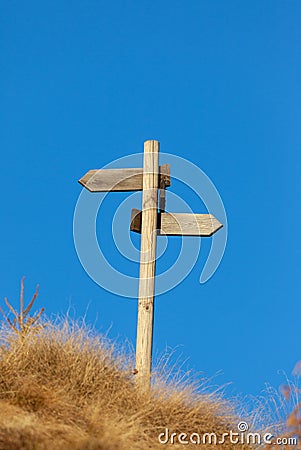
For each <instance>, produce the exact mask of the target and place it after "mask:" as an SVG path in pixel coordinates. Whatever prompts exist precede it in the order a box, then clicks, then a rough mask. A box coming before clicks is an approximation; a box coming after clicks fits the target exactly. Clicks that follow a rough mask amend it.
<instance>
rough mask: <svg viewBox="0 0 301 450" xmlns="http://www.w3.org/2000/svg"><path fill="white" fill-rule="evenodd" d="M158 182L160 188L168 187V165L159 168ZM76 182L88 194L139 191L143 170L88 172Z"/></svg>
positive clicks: (141, 184)
mask: <svg viewBox="0 0 301 450" xmlns="http://www.w3.org/2000/svg"><path fill="white" fill-rule="evenodd" d="M157 173H158V172H157ZM160 180H161V181H160V184H162V186H163V185H164V186H165V187H168V186H170V166H169V164H164V165H163V166H161V167H160ZM78 182H79V183H80V184H81V185H82V186H84V187H85V188H86V189H88V190H89V191H90V192H109V191H112V192H114V191H117V192H127V191H141V190H142V189H143V169H100V170H89V172H87V173H86V174H85V175H84V176H83V177H82V178H81V179H80V180H79V181H78Z"/></svg>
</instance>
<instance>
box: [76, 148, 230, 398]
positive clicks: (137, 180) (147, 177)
mask: <svg viewBox="0 0 301 450" xmlns="http://www.w3.org/2000/svg"><path fill="white" fill-rule="evenodd" d="M159 149H160V144H159V142H158V141H155V140H150V141H146V142H145V143H144V161H143V169H103V170H89V171H88V172H87V173H86V174H85V175H84V176H83V177H82V178H81V179H80V180H79V183H80V184H82V185H83V186H84V187H85V188H86V189H88V190H89V191H91V192H108V191H110V192H111V191H115V192H118V191H119V192H122V191H140V190H142V211H140V210H138V209H133V210H132V217H131V224H130V229H131V230H132V231H135V232H137V233H140V234H141V244H140V275H139V291H138V321H137V340H136V368H135V370H134V373H135V374H136V383H137V386H138V387H139V389H141V390H142V391H145V392H149V391H150V383H151V366H152V341H153V323H154V293H155V272H156V243H157V236H160V235H161V234H163V235H170V236H212V234H214V233H215V232H216V231H218V230H219V229H220V228H221V227H222V224H221V223H220V222H219V221H218V220H217V219H216V218H215V217H214V216H213V215H212V214H181V213H167V212H165V189H166V187H168V186H170V167H169V165H168V164H165V165H163V166H160V167H159ZM158 196H159V198H158Z"/></svg>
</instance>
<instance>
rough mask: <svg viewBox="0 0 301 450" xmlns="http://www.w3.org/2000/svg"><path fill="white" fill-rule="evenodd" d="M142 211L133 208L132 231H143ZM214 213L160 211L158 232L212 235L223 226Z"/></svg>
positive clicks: (182, 234) (169, 234) (160, 233)
mask: <svg viewBox="0 0 301 450" xmlns="http://www.w3.org/2000/svg"><path fill="white" fill-rule="evenodd" d="M141 222H142V211H140V210H139V209H135V208H134V209H132V216H131V225H130V229H131V231H135V232H136V233H141ZM222 226H223V225H222V224H221V223H220V222H219V221H218V220H217V219H216V218H215V217H214V216H213V215H212V214H184V213H167V212H161V213H158V234H159V235H164V234H165V235H168V236H204V237H205V236H207V237H208V236H212V235H213V234H214V233H216V231H218V230H219V229H220V228H222Z"/></svg>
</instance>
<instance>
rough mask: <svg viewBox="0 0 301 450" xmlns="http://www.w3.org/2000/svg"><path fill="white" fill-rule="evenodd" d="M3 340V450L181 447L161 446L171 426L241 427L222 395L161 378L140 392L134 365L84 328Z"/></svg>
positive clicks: (50, 329)
mask: <svg viewBox="0 0 301 450" xmlns="http://www.w3.org/2000/svg"><path fill="white" fill-rule="evenodd" d="M0 339H1V347H0V449H1V450H4V449H5V450H17V449H18V450H19V449H22V450H35V449H45V450H46V449H47V450H48V449H49V450H50V449H51V450H69V449H70V450H71V449H72V450H88V449H89V450H130V449H133V450H135V449H137V450H142V449H154V450H155V449H159V448H173V449H177V448H183V444H179V443H176V442H177V437H176V439H175V443H174V444H172V443H171V441H170V439H169V443H168V444H166V445H164V444H163V443H160V442H159V440H158V436H159V434H160V433H164V432H166V428H168V430H169V433H177V436H178V435H179V434H180V433H187V434H188V435H189V436H190V435H191V433H193V432H194V433H199V434H200V435H202V434H204V433H211V432H214V433H216V435H217V436H218V438H221V436H222V434H223V433H224V432H226V431H227V430H229V429H231V428H232V429H233V430H237V423H238V419H237V417H235V414H234V413H233V410H232V409H231V406H230V405H229V404H227V403H226V402H225V401H223V400H222V399H221V398H218V397H217V396H216V395H213V394H211V395H210V394H202V395H201V394H198V395H197V394H194V393H193V390H192V389H189V387H187V386H186V387H183V386H182V387H180V386H178V387H172V386H167V385H164V383H160V382H159V381H157V383H155V384H154V386H153V391H152V395H151V397H150V398H148V397H147V396H145V395H143V394H141V393H139V392H138V391H137V390H136V388H135V385H134V382H133V378H134V376H133V375H132V372H131V369H132V367H129V364H130V363H129V361H127V360H126V359H125V358H124V357H122V356H118V355H117V356H116V354H115V353H114V349H113V347H112V346H111V345H110V344H109V343H108V342H107V341H106V339H105V338H102V337H99V336H93V335H91V334H89V332H88V331H86V330H85V329H83V328H80V327H76V326H75V325H70V324H68V323H67V322H66V323H64V324H61V325H51V324H49V325H48V326H47V327H46V328H44V329H41V330H40V331H39V332H37V333H29V334H28V335H26V336H25V338H20V337H19V336H17V335H15V334H14V333H13V332H11V331H8V329H7V328H5V327H4V328H2V329H1V331H0ZM195 438H196V436H195ZM164 440H165V436H164V437H163V436H162V437H161V441H164ZM185 447H186V448H196V447H198V445H195V444H192V443H190V444H189V445H185V444H184V448H185ZM199 447H200V446H199ZM211 447H212V445H210V444H208V442H207V444H205V445H202V446H201V448H211ZM222 447H223V448H225V449H233V444H231V443H226V442H225V443H224V444H223V445H222ZM235 448H237V449H243V448H250V447H249V446H247V445H242V444H239V445H238V444H237V445H235Z"/></svg>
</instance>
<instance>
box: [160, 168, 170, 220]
mask: <svg viewBox="0 0 301 450" xmlns="http://www.w3.org/2000/svg"><path fill="white" fill-rule="evenodd" d="M162 172H163V173H164V174H165V176H161V177H160V191H159V209H160V211H161V212H162V211H165V205H166V191H165V188H166V187H167V186H170V166H169V164H165V165H164V166H161V167H160V174H161V173H162Z"/></svg>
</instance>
